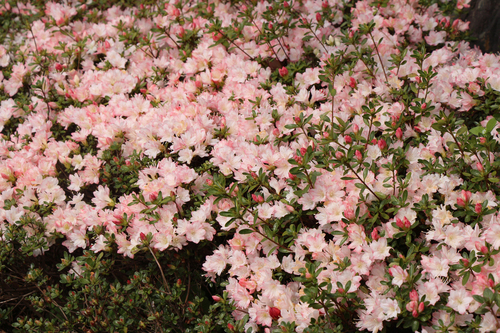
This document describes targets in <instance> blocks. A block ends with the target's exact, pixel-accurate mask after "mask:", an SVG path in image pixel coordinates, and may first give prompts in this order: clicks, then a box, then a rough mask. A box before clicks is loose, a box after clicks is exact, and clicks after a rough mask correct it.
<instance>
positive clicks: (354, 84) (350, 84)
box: [349, 77, 356, 89]
mask: <svg viewBox="0 0 500 333" xmlns="http://www.w3.org/2000/svg"><path fill="white" fill-rule="evenodd" d="M349 87H351V88H352V89H354V88H356V80H355V79H354V78H353V77H351V78H350V79H349Z"/></svg>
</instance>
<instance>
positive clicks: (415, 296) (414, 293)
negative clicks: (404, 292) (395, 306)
mask: <svg viewBox="0 0 500 333" xmlns="http://www.w3.org/2000/svg"><path fill="white" fill-rule="evenodd" d="M410 300H412V301H416V302H418V292H417V291H416V290H415V289H413V290H412V291H410Z"/></svg>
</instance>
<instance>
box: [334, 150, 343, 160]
mask: <svg viewBox="0 0 500 333" xmlns="http://www.w3.org/2000/svg"><path fill="white" fill-rule="evenodd" d="M342 157H344V153H343V152H341V151H337V152H336V153H335V158H336V159H338V160H341V159H342Z"/></svg>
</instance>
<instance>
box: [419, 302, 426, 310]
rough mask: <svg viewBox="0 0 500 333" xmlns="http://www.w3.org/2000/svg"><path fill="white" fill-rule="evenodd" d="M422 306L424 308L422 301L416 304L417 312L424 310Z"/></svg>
mask: <svg viewBox="0 0 500 333" xmlns="http://www.w3.org/2000/svg"><path fill="white" fill-rule="evenodd" d="M424 308H425V304H424V302H420V304H419V305H418V312H422V311H424Z"/></svg>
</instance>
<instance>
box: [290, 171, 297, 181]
mask: <svg viewBox="0 0 500 333" xmlns="http://www.w3.org/2000/svg"><path fill="white" fill-rule="evenodd" d="M288 178H290V179H291V180H295V179H297V176H295V175H292V174H291V173H290V172H289V173H288Z"/></svg>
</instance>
